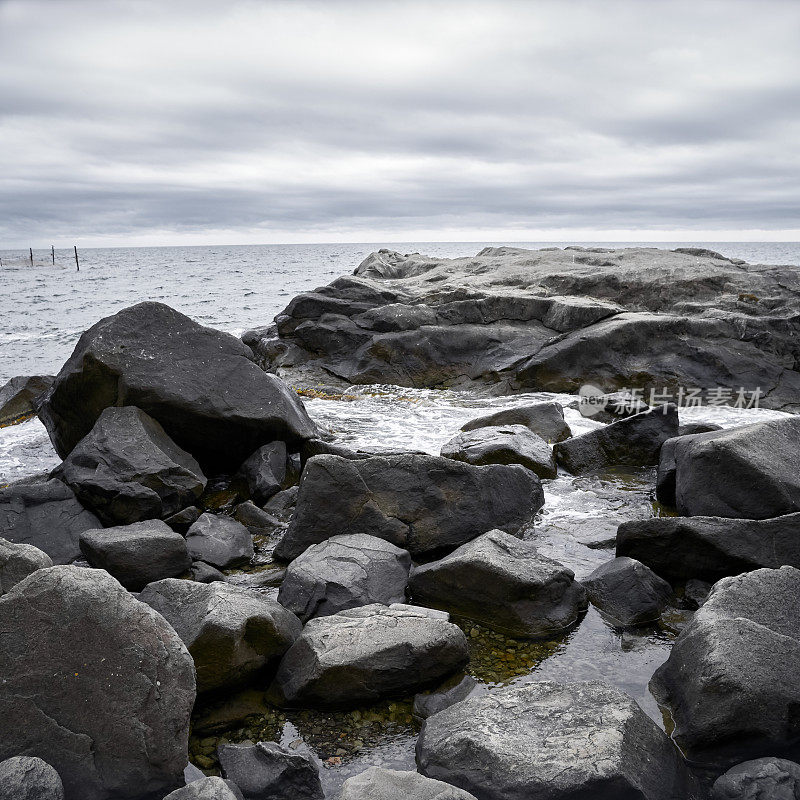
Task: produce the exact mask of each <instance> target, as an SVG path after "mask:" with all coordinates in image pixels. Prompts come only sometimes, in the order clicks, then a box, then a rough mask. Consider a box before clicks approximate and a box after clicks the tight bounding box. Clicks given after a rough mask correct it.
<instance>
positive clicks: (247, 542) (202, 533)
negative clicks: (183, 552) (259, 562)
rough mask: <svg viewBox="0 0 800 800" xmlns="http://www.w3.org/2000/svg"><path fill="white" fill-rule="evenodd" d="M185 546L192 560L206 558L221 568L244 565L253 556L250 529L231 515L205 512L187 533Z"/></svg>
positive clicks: (207, 561)
mask: <svg viewBox="0 0 800 800" xmlns="http://www.w3.org/2000/svg"><path fill="white" fill-rule="evenodd" d="M186 546H187V548H188V550H189V555H190V556H191V558H192V560H193V561H205V562H206V564H211V566H213V567H217V568H218V569H231V568H233V567H241V566H244V565H245V564H248V563H249V562H250V559H252V558H253V553H254V552H255V551H254V548H253V537H252V536H251V535H250V531H248V530H247V528H246V527H245V526H244V525H242V523H241V522H237V520H235V519H231V517H223V516H221V515H219V514H203V515H202V516H201V517H199V519H198V520H197V522H194V523H193V524H192V526H191V527H190V528H189V531H188V533H187V534H186Z"/></svg>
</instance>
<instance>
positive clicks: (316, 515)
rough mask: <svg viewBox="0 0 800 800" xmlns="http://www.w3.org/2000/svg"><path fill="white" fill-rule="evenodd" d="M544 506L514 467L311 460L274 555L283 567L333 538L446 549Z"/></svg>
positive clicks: (534, 480) (536, 486) (537, 490)
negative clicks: (354, 536) (349, 536)
mask: <svg viewBox="0 0 800 800" xmlns="http://www.w3.org/2000/svg"><path fill="white" fill-rule="evenodd" d="M542 505H544V493H543V491H542V487H541V483H540V481H539V478H538V477H537V476H536V475H534V474H533V473H532V472H531V471H530V470H528V469H525V468H524V467H520V466H517V465H513V466H502V465H490V466H485V467H475V466H472V465H471V464H462V463H460V462H458V461H453V460H452V459H449V458H441V457H439V456H428V455H392V456H386V457H372V458H364V459H359V460H357V461H350V460H348V459H345V458H341V457H339V456H330V455H323V456H316V457H314V458H312V459H310V460H309V461H308V463H307V464H306V468H305V470H304V471H303V477H302V480H301V482H300V490H299V493H298V497H297V508H296V510H295V513H294V517H293V518H292V521H291V523H290V524H289V529H288V531H287V532H286V535H285V536H284V537H283V539H281V541H280V542H279V543H278V546H277V547H276V548H275V556H276V557H277V558H282V559H284V560H287V561H288V560H291V559H293V558H296V557H297V556H299V555H300V553H302V552H303V551H304V550H306V548H308V547H310V546H311V545H312V544H317V543H319V542H322V541H325V540H326V539H329V538H331V536H337V535H339V534H355V533H366V534H369V535H371V536H377V537H378V538H380V539H386V540H387V541H389V542H391V543H392V544H394V545H396V546H397V547H402V548H403V549H405V550H408V551H409V552H410V553H411V554H412V556H414V555H419V554H422V553H430V552H434V551H437V550H440V551H446V550H448V549H449V550H452V549H453V548H455V547H458V546H459V545H461V544H464V543H465V542H468V541H470V540H471V539H474V538H475V537H476V536H478V535H479V534H481V533H485V532H486V531H487V530H491V529H492V528H500V529H502V530H505V531H508V532H509V533H515V532H516V531H518V530H519V529H520V528H521V527H522V526H523V525H524V524H525V523H527V522H529V521H530V520H531V519H532V518H533V516H534V514H535V513H536V512H537V511H538V510H539V509H540V508H541V507H542Z"/></svg>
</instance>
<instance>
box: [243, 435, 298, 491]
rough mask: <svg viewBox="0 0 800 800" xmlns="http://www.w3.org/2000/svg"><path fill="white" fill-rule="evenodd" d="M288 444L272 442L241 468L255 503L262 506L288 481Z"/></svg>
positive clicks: (252, 456) (259, 449)
mask: <svg viewBox="0 0 800 800" xmlns="http://www.w3.org/2000/svg"><path fill="white" fill-rule="evenodd" d="M286 458H287V456H286V444H285V443H284V442H270V443H269V444H265V445H264V446H263V447H259V448H258V450H256V451H255V453H253V454H252V455H251V456H250V457H249V458H248V459H247V460H246V461H245V462H244V463H243V464H242V466H241V467H240V468H239V474H240V475H241V476H242V477H243V478H244V480H245V481H246V482H247V488H248V489H249V491H250V497H251V498H252V499H253V502H255V503H257V504H258V505H260V506H262V505H264V503H266V502H267V500H269V499H270V497H272V496H273V495H274V494H277V493H278V492H279V491H280V490H281V486H282V484H283V482H284V480H285V479H286Z"/></svg>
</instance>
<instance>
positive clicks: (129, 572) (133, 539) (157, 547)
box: [81, 519, 192, 592]
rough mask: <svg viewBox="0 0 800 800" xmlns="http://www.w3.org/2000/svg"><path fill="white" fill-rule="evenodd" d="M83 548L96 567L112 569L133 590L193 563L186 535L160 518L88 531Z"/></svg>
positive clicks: (135, 590) (112, 573)
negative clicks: (177, 531) (174, 529)
mask: <svg viewBox="0 0 800 800" xmlns="http://www.w3.org/2000/svg"><path fill="white" fill-rule="evenodd" d="M81 552H82V553H83V555H84V556H85V557H86V560H87V561H88V562H89V563H90V564H91V565H92V566H93V567H99V568H100V569H104V570H105V571H106V572H109V573H110V574H111V575H113V576H114V577H115V578H116V579H117V580H118V581H119V582H120V583H121V584H122V585H123V586H124V587H125V588H126V589H130V590H131V591H133V592H138V591H140V590H142V589H144V587H145V586H147V584H148V583H152V582H153V581H158V580H161V579H162V578H174V577H175V576H176V575H180V574H181V573H183V572H186V570H188V569H189V567H190V566H191V564H192V560H191V558H189V553H188V552H187V550H186V540H185V539H184V538H183V536H181V535H180V534H179V533H175V531H173V530H172V528H170V527H169V525H167V524H166V522H162V521H161V520H158V519H150V520H145V521H144V522H134V523H133V524H132V525H119V526H118V527H115V528H100V529H99V530H94V531H84V532H83V533H82V534H81Z"/></svg>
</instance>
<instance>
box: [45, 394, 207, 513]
mask: <svg viewBox="0 0 800 800" xmlns="http://www.w3.org/2000/svg"><path fill="white" fill-rule="evenodd" d="M53 474H54V476H55V477H58V478H60V479H61V480H63V481H64V483H66V484H67V485H68V486H70V487H71V488H72V489H73V491H74V492H75V494H76V496H77V497H78V499H79V500H80V501H81V503H83V504H84V505H85V506H87V507H88V508H91V509H92V511H94V513H95V514H97V516H98V517H100V519H101V520H103V522H105V523H106V524H107V525H130V524H131V523H132V522H139V521H140V520H143V519H154V518H161V517H169V516H171V515H172V514H175V513H177V512H178V511H180V510H181V509H182V508H185V507H186V506H190V505H192V504H193V503H194V502H195V501H196V500H197V498H198V497H200V495H201V494H202V493H203V489H205V487H206V477H205V475H203V472H202V470H201V469H200V465H199V464H198V463H197V462H196V461H195V460H194V458H192V456H190V455H189V453H187V452H186V451H185V450H181V448H180V447H178V446H177V445H176V444H175V442H173V441H172V440H171V439H170V438H169V436H167V434H166V433H164V429H163V428H162V427H161V426H160V425H159V424H158V423H157V422H156V421H155V420H154V419H153V418H152V417H150V416H149V415H148V414H145V413H144V411H142V410H140V409H138V408H135V407H133V406H126V407H124V408H106V409H104V410H103V412H102V413H101V414H100V416H99V417H98V419H97V422H96V423H95V425H94V427H93V428H92V430H91V431H90V432H89V433H88V434H87V435H86V436H84V438H83V439H81V441H80V442H78V444H77V445H75V447H74V448H73V449H72V452H70V454H69V455H68V456H67V457H66V458H65V459H64V462H63V463H62V464H61V466H60V467H58V468H57V469H56V470H55V471H54V473H53Z"/></svg>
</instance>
